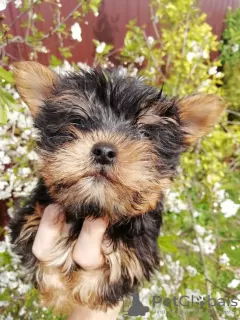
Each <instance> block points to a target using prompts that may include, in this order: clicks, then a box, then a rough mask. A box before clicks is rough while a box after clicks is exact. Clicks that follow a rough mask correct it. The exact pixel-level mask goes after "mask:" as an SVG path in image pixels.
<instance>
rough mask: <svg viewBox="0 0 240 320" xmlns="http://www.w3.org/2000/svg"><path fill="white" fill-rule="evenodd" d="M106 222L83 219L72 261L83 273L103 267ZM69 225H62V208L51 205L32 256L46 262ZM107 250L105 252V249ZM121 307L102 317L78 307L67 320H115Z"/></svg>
mask: <svg viewBox="0 0 240 320" xmlns="http://www.w3.org/2000/svg"><path fill="white" fill-rule="evenodd" d="M107 225H108V222H107V220H106V219H103V218H101V219H100V218H99V219H96V220H90V219H86V220H85V221H84V223H83V227H82V230H81V232H80V234H79V237H78V239H77V241H76V244H75V246H74V249H73V253H72V256H73V260H74V261H75V263H77V264H78V265H79V266H81V267H82V268H83V269H85V270H94V269H97V268H99V267H101V266H102V265H103V263H104V258H103V255H102V248H103V247H104V246H106V244H104V241H103V236H104V233H105V231H106V228H107ZM69 230H70V225H69V224H67V223H66V221H65V215H64V212H63V210H62V208H61V207H60V206H59V205H57V204H51V205H49V206H48V207H46V209H45V210H44V213H43V216H42V219H41V222H40V224H39V228H38V231H37V234H36V237H35V240H34V243H33V248H32V251H33V254H34V255H35V256H36V258H37V259H38V260H40V261H46V260H47V259H48V255H49V253H50V252H51V250H52V248H53V246H54V244H55V243H56V241H57V239H58V238H59V237H60V235H62V234H63V233H65V234H68V232H69ZM106 249H107V248H106ZM120 308H121V305H119V306H118V307H116V308H114V309H109V310H108V311H107V312H106V313H105V312H102V311H95V310H91V309H89V308H87V307H83V306H79V307H78V308H77V309H76V310H74V311H73V313H72V314H71V315H70V316H69V318H68V319H69V320H77V319H81V320H85V319H86V320H95V319H97V320H102V319H103V320H115V319H116V318H117V315H118V313H119V311H120Z"/></svg>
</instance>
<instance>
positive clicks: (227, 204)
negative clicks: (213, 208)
mask: <svg viewBox="0 0 240 320" xmlns="http://www.w3.org/2000/svg"><path fill="white" fill-rule="evenodd" d="M239 208H240V204H236V203H234V202H233V201H232V200H231V199H226V200H224V201H223V202H222V203H221V210H222V213H223V214H224V217H225V218H230V217H232V216H235V215H236V213H237V211H238V209H239Z"/></svg>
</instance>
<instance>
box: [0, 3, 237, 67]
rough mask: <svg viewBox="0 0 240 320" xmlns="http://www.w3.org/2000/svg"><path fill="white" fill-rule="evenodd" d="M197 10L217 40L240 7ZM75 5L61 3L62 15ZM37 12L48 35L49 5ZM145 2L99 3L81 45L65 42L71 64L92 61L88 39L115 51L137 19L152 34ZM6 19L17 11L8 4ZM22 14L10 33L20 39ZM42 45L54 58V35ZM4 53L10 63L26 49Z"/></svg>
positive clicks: (207, 6)
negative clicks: (229, 10)
mask: <svg viewBox="0 0 240 320" xmlns="http://www.w3.org/2000/svg"><path fill="white" fill-rule="evenodd" d="M199 3H200V8H201V10H202V11H203V12H206V13H207V21H208V23H209V24H210V25H211V26H212V27H213V32H214V33H215V34H217V35H218V37H219V38H220V37H221V34H222V31H223V29H224V20H225V16H226V11H227V8H228V7H231V8H233V9H235V8H236V7H239V6H240V0H200V1H199ZM75 5H76V0H68V1H62V9H61V12H62V16H63V17H65V16H66V15H67V14H68V13H69V12H70V11H71V10H72V9H73V8H74V6H75ZM39 10H40V11H41V13H42V15H43V16H44V18H45V21H44V22H38V27H39V29H41V30H43V31H44V32H49V27H50V26H51V22H52V19H53V8H51V5H49V4H46V3H42V4H41V5H40V6H39ZM149 11H150V10H149V1H148V0H121V1H119V0H103V3H102V6H101V9H100V14H99V16H98V17H94V16H93V15H92V14H90V15H89V16H88V18H87V20H88V24H82V25H81V27H82V35H83V41H82V42H81V43H78V42H75V41H71V40H68V41H67V42H66V45H71V51H72V54H73V59H72V60H74V61H83V62H87V63H89V64H91V63H92V61H93V56H94V46H93V43H92V39H98V40H99V41H104V42H108V43H112V44H113V45H114V46H115V48H116V49H118V48H120V47H121V46H122V45H123V39H124V35H125V33H126V24H127V23H128V21H129V20H131V19H137V21H138V24H139V25H143V24H146V26H147V29H146V30H147V33H148V34H152V25H151V20H150V12H149ZM5 14H6V16H7V18H6V22H7V23H8V24H11V22H12V21H14V20H15V19H16V17H17V16H18V14H19V11H18V10H17V9H16V8H15V7H14V4H13V3H10V4H9V5H8V7H7V9H6V10H5ZM26 17H27V16H26V15H25V16H23V17H21V19H20V21H19V22H18V21H17V22H16V23H15V24H14V26H13V29H12V31H13V33H14V34H18V35H21V36H23V34H24V33H23V32H24V30H22V29H21V28H20V23H22V22H23V21H24V20H25V19H26ZM71 24H73V20H70V21H69V22H68V24H67V25H68V27H70V26H71ZM45 44H46V46H47V47H48V48H50V50H51V54H54V55H58V47H59V42H58V39H57V37H56V36H52V37H51V38H49V39H47V40H46V41H45ZM7 52H8V53H9V54H10V56H11V60H19V59H26V58H27V56H28V52H29V50H28V48H26V47H25V46H24V45H22V44H11V45H9V46H8V47H7ZM39 60H40V61H41V62H42V63H44V64H48V63H49V55H46V54H40V55H39Z"/></svg>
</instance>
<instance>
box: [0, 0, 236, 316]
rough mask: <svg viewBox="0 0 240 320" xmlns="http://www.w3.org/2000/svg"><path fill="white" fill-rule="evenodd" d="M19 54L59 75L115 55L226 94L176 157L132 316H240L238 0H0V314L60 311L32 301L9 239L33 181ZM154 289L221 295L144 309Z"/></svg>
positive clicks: (143, 71) (131, 69) (181, 91)
mask: <svg viewBox="0 0 240 320" xmlns="http://www.w3.org/2000/svg"><path fill="white" fill-rule="evenodd" d="M18 60H35V61H39V62H41V63H43V64H45V65H48V66H50V67H51V68H52V69H54V70H56V72H59V73H62V74H64V73H65V72H68V71H73V70H77V69H79V68H89V66H96V67H97V66H101V67H110V68H111V67H115V66H117V67H119V68H121V69H122V72H125V73H127V74H129V75H132V76H135V75H137V76H143V77H144V78H145V79H146V82H147V83H149V84H151V85H154V86H157V87H159V88H160V87H162V85H163V88H164V92H165V93H166V94H167V95H170V96H171V95H174V96H175V95H178V96H184V95H186V94H190V93H196V92H208V93H217V94H218V95H221V96H223V97H224V98H225V100H226V104H227V111H226V113H225V114H224V115H223V117H222V119H221V122H220V123H219V124H217V125H216V127H215V129H214V131H213V132H212V133H210V134H209V135H208V136H207V137H206V138H204V139H203V140H201V141H199V143H198V145H197V146H196V147H195V148H194V149H193V150H191V151H190V152H188V153H187V154H185V155H184V156H183V157H182V160H181V168H179V170H178V173H177V179H176V182H175V183H174V185H173V187H172V189H171V191H170V192H169V193H168V195H167V198H166V210H165V211H166V213H165V215H164V226H163V229H162V231H161V234H160V236H159V247H160V250H161V269H160V270H161V271H157V272H156V274H155V275H154V276H153V277H152V281H151V283H146V284H145V285H144V286H143V288H142V289H141V291H140V298H141V301H142V302H143V303H144V304H145V305H149V306H150V312H148V313H147V314H146V315H145V316H143V317H135V319H138V320H139V319H150V320H153V319H156V320H158V319H170V320H175V319H176V320H178V319H187V320H191V319H192V320H193V319H194V320H198V319H203V320H205V319H206V320H207V319H220V320H223V319H240V263H239V261H240V219H239V217H240V210H239V209H240V152H239V151H240V127H239V124H240V1H239V0H199V1H195V0H172V1H167V0H130V1H129V0H128V1H127V0H121V1H120V0H119V1H114V0H80V1H77V0H68V1H63V0H58V1H57V0H56V1H54V0H14V1H13V0H8V1H7V0H0V83H1V85H0V237H1V239H0V240H1V241H0V319H3V320H13V319H14V320H15V319H19V318H21V319H34V320H35V319H36V320H39V319H64V317H56V316H54V315H52V314H51V311H50V310H47V309H46V308H42V307H41V306H40V305H39V303H38V297H37V292H36V291H35V290H34V289H33V288H32V286H31V284H30V282H29V280H28V276H27V275H26V274H25V273H24V270H22V269H21V265H20V263H19V261H18V259H17V257H16V256H15V255H14V254H13V252H12V249H11V246H10V243H9V236H8V228H7V224H8V221H9V218H10V217H11V216H12V215H13V213H14V208H15V207H16V206H18V205H21V203H23V201H24V199H26V197H27V196H28V195H29V194H30V193H31V190H32V189H33V188H34V186H35V184H36V181H37V167H36V160H37V155H36V153H35V151H34V138H35V137H36V133H35V131H34V129H33V127H32V121H31V118H30V116H29V113H28V110H27V107H26V105H25V104H24V103H22V102H21V101H20V99H19V95H18V93H17V92H16V91H15V88H14V83H13V76H12V71H11V70H12V66H11V65H12V63H13V62H14V61H18ZM154 295H161V297H163V298H164V297H167V298H171V297H173V296H175V297H178V298H180V297H181V296H183V295H188V296H194V297H196V298H197V299H198V301H200V300H201V301H205V302H206V301H207V300H208V296H211V297H213V298H214V299H216V300H219V299H221V300H222V303H221V305H219V304H216V305H215V306H212V307H209V305H208V303H207V302H206V303H202V305H201V306H200V307H199V304H197V303H196V304H194V305H193V306H191V307H190V308H189V307H181V306H178V307H175V306H174V305H173V304H170V305H163V304H159V305H158V306H156V307H154V308H153V307H152V298H153V296H154ZM204 299H205V300H204ZM232 299H235V300H234V301H235V302H234V303H233V302H232V301H233V300H232ZM123 318H124V319H127V318H128V317H127V314H126V313H125V312H124V311H122V312H121V314H120V315H119V319H123ZM131 318H132V317H131Z"/></svg>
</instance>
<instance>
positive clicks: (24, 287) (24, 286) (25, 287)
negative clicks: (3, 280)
mask: <svg viewBox="0 0 240 320" xmlns="http://www.w3.org/2000/svg"><path fill="white" fill-rule="evenodd" d="M29 289H31V286H30V285H29V284H21V285H19V287H18V293H19V294H20V295H23V294H26V293H27V292H28V290H29Z"/></svg>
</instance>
